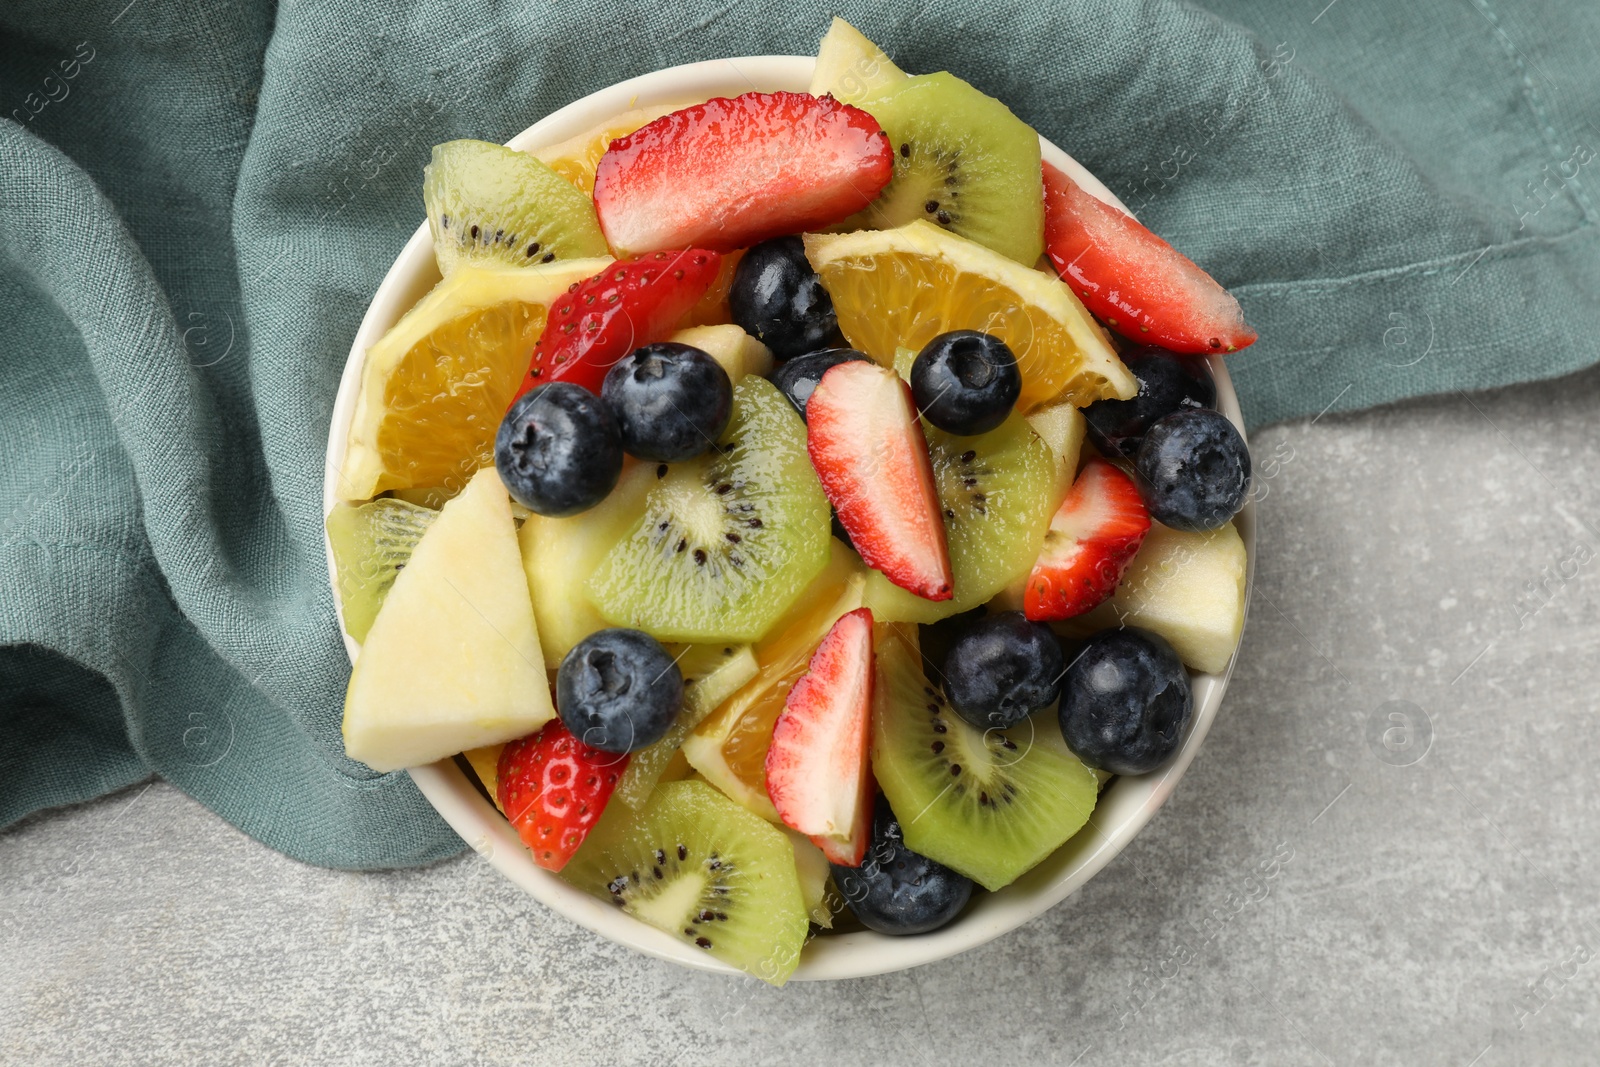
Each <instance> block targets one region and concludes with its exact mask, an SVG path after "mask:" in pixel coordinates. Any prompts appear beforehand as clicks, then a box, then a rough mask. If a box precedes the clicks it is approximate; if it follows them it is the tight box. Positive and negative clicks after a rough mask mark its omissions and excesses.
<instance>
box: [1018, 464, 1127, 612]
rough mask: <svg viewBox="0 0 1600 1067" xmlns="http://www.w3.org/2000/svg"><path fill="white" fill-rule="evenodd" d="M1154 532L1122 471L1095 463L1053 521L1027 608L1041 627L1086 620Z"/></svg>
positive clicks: (1026, 598)
mask: <svg viewBox="0 0 1600 1067" xmlns="http://www.w3.org/2000/svg"><path fill="white" fill-rule="evenodd" d="M1149 532H1150V512H1149V511H1147V510H1146V509H1145V506H1144V501H1143V500H1140V499H1139V490H1138V487H1136V486H1135V485H1134V484H1133V479H1132V478H1129V477H1128V476H1127V475H1126V474H1124V473H1123V472H1122V470H1121V469H1120V468H1119V467H1117V466H1115V465H1114V464H1112V463H1108V462H1107V461H1106V460H1103V459H1091V460H1090V461H1089V462H1088V463H1087V464H1086V465H1085V466H1084V468H1083V471H1082V472H1081V473H1080V474H1079V475H1078V480H1077V481H1075V482H1073V483H1072V489H1071V490H1070V491H1069V492H1068V493H1067V499H1066V500H1065V501H1063V502H1062V504H1061V508H1060V510H1058V511H1057V512H1056V513H1055V515H1054V516H1053V517H1052V518H1051V519H1050V529H1049V531H1048V532H1047V533H1046V534H1045V535H1044V550H1043V551H1042V552H1040V553H1039V560H1038V562H1036V563H1035V564H1034V565H1033V572H1032V573H1031V574H1029V575H1028V590H1027V593H1026V594H1025V595H1024V596H1023V603H1022V609H1023V613H1024V614H1026V615H1027V616H1028V618H1030V619H1033V620H1034V621H1035V622H1042V621H1046V620H1049V619H1070V618H1072V617H1073V616H1074V615H1082V614H1083V613H1084V612H1086V611H1088V610H1089V609H1090V608H1093V607H1095V606H1096V605H1097V604H1099V603H1101V602H1102V601H1103V600H1105V599H1106V598H1107V597H1109V596H1110V595H1111V594H1112V593H1113V592H1115V591H1116V588H1117V583H1118V582H1120V581H1122V575H1123V572H1124V571H1126V570H1127V569H1128V564H1129V563H1131V562H1133V557H1134V554H1135V553H1137V552H1138V551H1139V546H1140V545H1141V544H1143V543H1144V535H1145V534H1147V533H1149Z"/></svg>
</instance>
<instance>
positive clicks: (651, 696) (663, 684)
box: [556, 629, 683, 753]
mask: <svg viewBox="0 0 1600 1067" xmlns="http://www.w3.org/2000/svg"><path fill="white" fill-rule="evenodd" d="M682 706H683V673H682V672H681V671H679V670H678V664H677V663H676V662H674V661H673V658H672V657H671V656H670V655H668V654H667V650H666V649H664V648H662V647H661V642H659V641H657V640H656V639H655V638H653V637H651V636H650V635H649V634H647V633H644V632H643V631H641V630H622V629H617V630H600V631H599V632H597V633H592V634H590V635H589V636H588V637H585V638H584V639H583V640H582V641H579V642H578V643H577V644H576V645H574V646H573V648H572V651H571V652H568V653H567V656H566V658H565V659H563V660H562V661H561V669H560V670H559V671H557V672H556V710H557V711H558V712H559V713H560V715H561V721H562V722H563V723H565V724H566V727H567V729H569V730H571V731H572V734H573V736H574V737H576V738H577V739H578V740H580V741H582V742H584V743H585V744H588V745H591V746H593V747H594V748H598V749H599V750H600V751H602V752H619V753H620V752H633V751H635V750H637V749H641V748H644V747H645V746H646V745H653V744H655V743H656V742H657V741H659V740H661V738H662V736H663V735H664V734H666V732H667V729H668V728H669V727H671V726H672V720H673V719H675V718H677V716H678V709H679V708H680V707H682Z"/></svg>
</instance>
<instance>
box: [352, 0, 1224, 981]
mask: <svg viewBox="0 0 1600 1067" xmlns="http://www.w3.org/2000/svg"><path fill="white" fill-rule="evenodd" d="M815 71H816V73H815V78H814V81H813V83H812V84H811V86H810V91H809V92H804V93H800V92H776V93H761V92H751V93H746V94H744V95H742V96H737V97H734V98H731V99H730V98H716V99H711V100H703V101H688V102H684V103H683V104H682V105H681V106H674V107H653V108H648V109H641V110H634V111H628V112H626V113H624V114H621V115H618V116H616V117H614V118H613V119H610V120H608V121H607V122H605V123H603V124H602V125H601V126H599V127H597V128H596V129H594V130H592V131H589V132H587V133H584V134H581V135H579V136H577V137H575V138H572V139H571V140H569V141H566V142H563V143H562V144H559V145H555V146H552V147H549V148H545V149H543V150H540V151H538V152H534V153H524V152H520V151H513V150H512V149H509V148H504V147H501V146H498V145H493V144H487V143H483V142H477V141H452V142H450V143H448V144H443V145H439V146H438V147H437V148H435V149H434V151H433V157H432V161H431V162H430V163H429V164H428V166H427V167H426V168H425V171H424V177H423V184H422V193H423V201H424V204H425V206H426V209H427V216H428V224H429V227H430V231H431V234H432V238H433V247H434V253H435V257H436V259H437V263H438V268H439V272H440V275H441V280H440V281H439V282H438V284H437V285H436V286H435V287H434V288H433V289H432V291H431V292H429V293H428V294H427V295H426V296H424V297H423V298H422V299H421V300H420V301H418V303H417V304H416V305H415V306H414V307H413V308H412V309H411V310H410V311H409V312H408V313H407V314H406V315H405V316H404V317H403V318H402V319H401V320H400V321H399V322H398V323H397V324H396V325H395V326H394V327H393V328H392V329H391V330H390V331H389V332H388V333H387V334H386V335H385V336H384V337H383V338H382V339H381V340H379V341H378V342H377V343H376V344H374V345H372V346H371V348H370V349H368V350H367V352H366V354H365V360H364V362H363V364H362V368H361V372H360V373H361V376H360V382H359V395H358V399H357V401H356V404H355V410H354V415H353V419H352V422H351V425H350V428H349V434H348V441H347V454H346V460H345V462H344V464H343V466H342V467H341V468H340V469H339V471H338V472H337V474H336V483H335V484H336V487H337V491H338V495H339V497H340V498H341V500H340V502H339V503H338V504H336V505H335V506H334V507H333V509H332V511H331V512H330V513H329V515H328V517H327V529H328V536H329V540H330V544H331V546H332V550H333V556H334V563H335V572H336V583H337V587H338V589H337V591H338V594H339V601H340V603H341V607H342V621H343V624H344V627H345V629H346V631H347V633H348V634H349V636H350V637H351V638H352V639H353V640H354V641H355V642H358V643H359V645H360V653H359V655H358V656H357V657H356V660H355V666H354V670H353V671H352V674H351V678H350V686H349V692H348V696H347V701H346V706H345V712H344V741H345V748H346V752H347V753H348V755H349V756H350V758H352V759H355V760H358V761H361V762H363V763H365V764H367V765H368V766H370V767H372V768H373V769H374V770H377V771H390V770H395V769H399V768H403V767H408V766H416V765H419V764H423V763H428V762H432V761H435V760H439V759H444V758H448V757H452V756H456V755H457V754H459V755H460V756H461V757H462V762H463V766H464V767H466V766H470V768H471V769H472V772H473V773H474V774H475V775H476V777H477V779H478V780H479V782H480V783H481V784H482V787H483V790H484V792H485V794H486V795H487V797H488V798H489V799H490V800H492V801H493V802H494V803H495V804H496V805H497V806H498V807H499V809H500V810H501V812H502V813H503V814H504V816H505V818H506V819H507V820H508V821H509V823H510V824H511V826H512V827H514V828H515V829H516V831H517V833H518V835H519V836H520V838H521V840H522V841H523V842H524V843H525V844H526V846H527V848H528V850H529V855H530V856H531V858H532V860H533V862H535V863H537V864H538V865H540V866H541V867H544V868H546V869H548V870H550V871H553V872H558V873H559V876H560V877H561V878H563V879H566V880H567V881H569V882H570V883H571V884H573V885H574V886H577V887H579V888H581V889H583V890H585V891H587V892H589V893H592V894H594V895H595V896H596V897H598V898H600V899H602V900H608V901H611V902H614V903H615V905H616V906H617V907H618V908H620V909H621V910H623V911H624V912H626V913H627V914H628V915H631V916H632V917H633V918H635V919H637V920H639V921H641V922H644V923H647V924H649V925H651V926H653V927H656V928H658V929H660V930H662V931H665V932H666V933H667V934H669V935H671V936H673V937H675V938H678V939H680V940H681V941H683V942H685V943H686V944H688V945H691V946H694V947H695V949H697V950H700V951H704V952H705V953H707V954H709V955H710V956H713V957H715V958H717V959H719V960H722V961H725V962H726V963H728V964H731V965H733V966H735V967H738V968H742V969H744V970H746V971H748V972H750V973H752V974H754V975H757V976H758V977H760V978H762V979H764V980H766V981H768V982H771V983H774V984H782V983H783V981H784V980H785V979H787V978H788V976H789V975H790V974H791V973H792V972H793V970H794V969H795V967H796V965H797V964H798V962H799V960H800V958H801V955H802V953H803V952H804V951H805V945H806V943H807V941H808V940H809V939H810V938H811V937H815V936H828V932H829V931H830V930H836V929H861V928H866V929H869V930H873V931H877V932H879V933H881V934H885V935H901V936H915V935H919V934H925V933H927V932H929V931H932V930H936V929H939V928H941V927H943V926H945V925H946V924H949V923H960V922H961V921H962V916H963V913H964V911H965V910H966V909H967V908H968V907H969V903H970V901H971V900H972V898H973V897H974V896H975V895H977V894H982V893H986V892H994V891H996V890H1000V889H1002V888H1003V887H1005V886H1007V885H1009V884H1011V883H1012V882H1013V881H1015V880H1016V879H1017V878H1018V877H1020V876H1021V875H1023V874H1024V873H1026V872H1027V871H1029V870H1030V869H1032V868H1033V867H1035V866H1036V865H1037V864H1039V863H1040V862H1041V861H1042V860H1044V859H1045V858H1046V857H1048V856H1050V855H1051V854H1052V853H1053V852H1055V851H1056V850H1057V849H1059V848H1060V847H1061V846H1062V845H1063V844H1064V843H1065V842H1067V841H1068V840H1070V839H1071V838H1072V837H1073V836H1074V835H1075V834H1077V833H1078V832H1079V831H1080V830H1081V829H1082V828H1083V827H1084V826H1085V825H1086V824H1087V822H1088V821H1089V819H1090V818H1091V815H1092V813H1093V811H1094V808H1095V805H1096V802H1097V799H1098V797H1099V794H1100V791H1101V790H1102V789H1103V788H1104V785H1105V783H1106V782H1107V781H1108V780H1109V779H1110V778H1112V777H1113V776H1116V775H1142V774H1148V773H1150V772H1152V771H1155V770H1157V769H1159V768H1160V767H1162V766H1163V765H1164V764H1165V763H1166V761H1167V760H1169V759H1170V758H1171V757H1172V755H1173V753H1174V752H1175V751H1177V749H1178V747H1179V746H1180V744H1181V742H1182V740H1183V738H1184V735H1185V729H1186V726H1187V725H1188V723H1189V721H1190V719H1191V716H1192V714H1193V697H1192V692H1191V680H1190V677H1191V672H1198V673H1204V672H1216V671H1220V670H1222V669H1224V668H1225V666H1226V665H1227V663H1228V661H1229V659H1230V657H1231V656H1232V654H1233V651H1234V648H1235V646H1236V644H1237V642H1238V639H1239V633H1240V629H1241V627H1242V625H1243V619H1244V607H1245V588H1244V585H1245V573H1246V559H1245V548H1244V544H1243V542H1242V540H1241V539H1240V536H1239V534H1238V532H1237V531H1236V529H1235V526H1234V517H1235V515H1236V513H1237V512H1238V511H1239V509H1240V508H1241V507H1242V506H1243V504H1244V503H1245V499H1246V495H1247V492H1248V489H1249V483H1250V456H1249V452H1248V451H1247V449H1246V447H1245V444H1244V441H1243V439H1242V438H1241V436H1240V434H1239V433H1238V432H1237V430H1235V429H1234V427H1233V425H1232V423H1231V422H1230V421H1229V420H1228V419H1227V418H1226V417H1225V416H1223V415H1222V414H1221V413H1220V412H1219V411H1218V410H1217V406H1216V405H1217V395H1216V386H1215V383H1214V381H1213V379H1212V373H1211V370H1210V365H1209V364H1208V361H1207V360H1208V357H1215V356H1217V355H1221V354H1224V353H1227V352H1231V351H1236V350H1237V349H1239V348H1242V347H1244V346H1246V345H1248V344H1250V343H1251V342H1252V341H1253V340H1254V339H1255V334H1254V333H1253V332H1252V331H1251V330H1250V329H1249V327H1247V326H1246V325H1245V323H1244V319H1243V316H1242V314H1241V312H1240V309H1239V305H1238V304H1237V302H1235V301H1234V299H1233V298H1232V297H1231V296H1230V295H1229V294H1228V293H1227V292H1226V291H1225V290H1224V289H1223V288H1222V287H1221V286H1220V285H1218V284H1217V283H1216V282H1215V281H1213V280H1212V279H1211V278H1210V277H1209V276H1208V275H1207V274H1206V273H1205V272H1204V271H1203V270H1201V269H1200V268H1199V267H1198V266H1196V265H1195V264H1194V263H1192V262H1190V261H1189V260H1188V259H1186V258H1184V257H1183V256H1182V255H1181V254H1179V253H1178V252H1177V251H1175V250H1174V249H1173V248H1172V247H1171V246H1170V245H1168V244H1167V243H1166V242H1164V241H1163V240H1161V239H1160V238H1159V237H1157V236H1155V235H1154V234H1152V233H1150V232H1149V231H1148V230H1147V229H1145V228H1144V227H1143V226H1141V225H1140V224H1139V223H1138V222H1136V221H1134V220H1133V219H1132V218H1131V217H1129V216H1127V215H1126V214H1124V213H1123V212H1121V211H1119V210H1117V209H1116V208H1114V207H1111V206H1108V205H1107V204H1106V203H1104V202H1102V201H1101V200H1100V199H1098V198H1097V197H1096V196H1095V195H1093V194H1092V193H1091V192H1089V191H1086V190H1085V189H1083V188H1082V187H1080V186H1079V185H1078V184H1077V183H1076V182H1075V181H1074V180H1073V178H1072V177H1071V176H1070V175H1068V174H1067V173H1065V172H1064V171H1062V170H1060V169H1058V168H1056V167H1054V166H1052V165H1051V164H1050V163H1049V162H1047V161H1046V160H1044V159H1043V158H1042V156H1041V148H1040V140H1039V137H1038V135H1037V134H1036V133H1035V132H1034V131H1033V130H1031V129H1029V128H1028V126H1027V125H1026V124H1024V123H1023V122H1022V121H1021V120H1019V119H1018V118H1017V117H1016V116H1015V115H1013V114H1012V113H1011V111H1010V110H1009V109H1007V107H1006V106H1005V105H1004V104H1003V103H1002V102H1000V101H998V100H995V99H993V98H991V97H988V96H986V95H984V94H983V93H981V92H979V91H978V90H977V89H975V88H973V87H972V86H971V85H969V84H968V83H966V82H964V81H962V80H961V79H960V78H958V77H956V76H954V75H952V74H949V73H935V74H923V75H911V74H908V73H905V72H903V71H901V70H899V69H898V68H897V67H895V65H894V64H893V63H892V62H891V61H890V60H889V58H888V57H887V56H886V55H884V53H883V52H882V51H881V50H879V49H878V48H877V47H876V46H874V45H873V44H872V43H871V42H870V41H868V40H867V39H866V38H865V37H863V36H862V35H861V34H860V33H858V32H857V31H856V30H854V29H853V28H852V27H850V26H849V25H848V24H846V23H844V22H843V21H841V20H837V19H836V20H834V23H833V26H832V28H831V29H830V30H829V31H828V33H827V35H826V36H825V37H824V38H823V40H822V44H821V49H820V51H819V54H818V56H817V63H816V68H815Z"/></svg>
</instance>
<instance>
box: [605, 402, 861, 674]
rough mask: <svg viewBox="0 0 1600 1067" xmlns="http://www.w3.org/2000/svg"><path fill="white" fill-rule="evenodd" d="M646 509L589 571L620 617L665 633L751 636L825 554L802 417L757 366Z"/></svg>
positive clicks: (665, 474) (693, 637)
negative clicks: (710, 442) (701, 449)
mask: <svg viewBox="0 0 1600 1067" xmlns="http://www.w3.org/2000/svg"><path fill="white" fill-rule="evenodd" d="M657 469H658V473H659V474H660V481H659V482H658V484H657V485H656V487H655V488H654V489H652V490H651V491H650V496H649V498H648V499H647V500H646V501H645V507H644V515H643V516H642V517H641V518H640V519H639V521H638V522H637V523H636V524H635V525H634V527H633V529H632V531H630V532H629V533H628V534H627V536H625V537H624V538H623V539H622V541H621V542H620V543H619V544H617V546H616V547H615V548H613V549H612V550H611V551H610V553H609V554H607V556H606V557H605V559H604V560H602V561H601V563H600V566H599V567H598V568H597V569H596V571H595V573H594V575H593V576H592V577H590V579H589V599H590V600H591V601H592V602H593V603H594V606H595V608H596V609H597V610H598V611H599V612H600V614H601V615H603V616H604V617H605V619H606V621H607V622H609V623H611V624H612V625H613V626H631V627H634V628H635V629H639V630H644V631H645V632H646V633H649V634H651V635H652V636H654V637H655V638H657V639H658V640H661V641H694V642H706V643H709V642H713V641H724V642H746V641H755V640H757V639H759V638H760V637H761V636H762V635H763V634H765V633H766V632H767V629H768V628H769V627H770V626H771V625H772V624H773V623H774V622H776V621H777V620H778V618H780V617H781V616H782V615H783V614H784V612H786V611H787V610H788V609H789V606H790V605H791V604H793V603H794V601H795V598H796V597H798V596H799V595H800V593H801V591H803V590H804V589H805V587H806V585H807V584H808V583H809V582H810V581H811V579H812V578H814V577H816V576H817V574H818V573H819V572H821V570H822V568H823V567H825V566H827V563H828V541H829V537H830V534H829V524H828V514H829V512H828V498H827V497H825V496H824V495H823V494H822V485H821V483H820V482H818V481H817V475H816V472H815V471H813V470H812V468H811V458H810V456H809V455H808V454H807V452H806V427H805V423H804V421H802V420H801V418H800V416H799V415H798V414H797V413H796V412H795V410H794V407H793V406H792V405H791V404H790V403H789V401H788V400H786V399H785V398H784V396H783V394H782V393H780V392H778V390H777V387H776V386H774V385H773V384H772V383H771V382H769V381H767V380H766V379H765V378H758V377H755V376H754V375H750V376H748V377H745V378H744V379H742V380H741V381H740V382H739V384H738V385H736V386H734V389H733V418H731V419H730V420H729V421H728V426H727V429H725V430H724V431H723V433H722V437H721V438H720V439H719V440H718V441H717V443H716V445H715V446H714V447H713V448H712V449H711V450H710V452H708V453H707V454H706V455H704V456H701V457H699V458H696V459H692V460H688V461H686V462H683V463H675V464H671V465H668V464H662V465H661V466H660V467H659V468H657Z"/></svg>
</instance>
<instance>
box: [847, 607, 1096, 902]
mask: <svg viewBox="0 0 1600 1067" xmlns="http://www.w3.org/2000/svg"><path fill="white" fill-rule="evenodd" d="M877 656H878V675H877V688H876V689H875V691H874V693H873V700H872V770H873V773H874V774H875V775H876V776H877V779H878V785H879V786H881V787H882V789H883V793H884V796H886V797H888V798H889V806H890V807H891V808H893V809H894V813H895V815H896V817H897V818H898V819H899V820H900V826H901V829H902V831H903V832H904V833H905V839H906V844H907V845H908V846H909V847H910V848H911V849H912V850H913V851H916V852H920V853H922V854H923V855H924V856H927V857H929V858H930V859H935V860H938V861H939V862H940V863H942V864H944V865H945V866H946V867H950V868H953V869H954V870H957V871H960V872H961V873H962V874H964V875H966V876H967V877H968V878H971V879H972V880H973V881H975V882H977V883H978V884H980V885H982V886H983V887H984V888H985V889H991V890H993V889H999V888H1001V887H1002V886H1006V885H1010V884H1011V883H1012V882H1014V881H1016V879H1017V878H1018V877H1020V876H1021V875H1022V874H1023V873H1024V872H1026V871H1028V870H1031V869H1032V868H1033V867H1034V866H1035V865H1036V864H1038V863H1039V861H1040V860H1042V859H1044V858H1045V857H1046V856H1048V855H1050V853H1052V852H1054V851H1055V850H1056V849H1057V848H1059V847H1060V846H1061V845H1062V843H1063V842H1065V841H1066V840H1067V839H1068V838H1070V837H1071V836H1072V835H1073V834H1075V833H1077V832H1078V830H1079V829H1080V828H1081V827H1082V826H1083V825H1084V823H1086V822H1088V821H1089V815H1090V813H1092V812H1093V811H1094V805H1095V800H1096V799H1097V793H1098V785H1099V783H1098V782H1097V780H1096V779H1095V776H1094V772H1092V771H1090V770H1089V768H1087V767H1085V766H1084V765H1083V764H1082V763H1081V762H1079V761H1078V760H1076V759H1073V758H1070V757H1068V756H1065V755H1062V754H1061V753H1060V752H1059V751H1056V750H1053V749H1052V748H1051V747H1050V746H1048V745H1045V744H1040V743H1037V742H1035V740H1034V738H1033V727H1034V723H1033V720H1024V721H1023V722H1021V723H1019V724H1018V725H1017V726H1014V727H1012V728H1011V729H1010V730H988V731H982V730H977V729H974V728H973V727H971V726H969V725H967V723H966V722H965V721H964V720H963V719H962V718H961V717H960V716H959V715H957V714H955V712H953V711H952V710H950V708H949V706H948V705H947V704H946V702H945V698H944V694H943V693H941V692H940V691H939V687H938V686H937V685H934V684H933V683H932V682H930V681H929V680H928V677H927V675H926V674H925V673H924V670H923V663H924V660H923V659H922V655H921V653H920V651H919V650H918V647H917V631H916V628H915V627H912V626H903V625H902V626H895V625H890V626H883V627H880V628H879V631H878V641H877Z"/></svg>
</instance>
